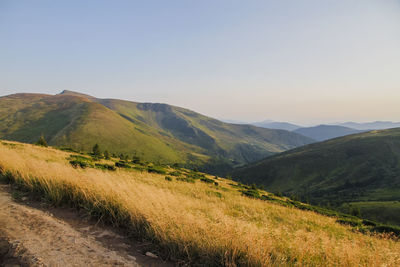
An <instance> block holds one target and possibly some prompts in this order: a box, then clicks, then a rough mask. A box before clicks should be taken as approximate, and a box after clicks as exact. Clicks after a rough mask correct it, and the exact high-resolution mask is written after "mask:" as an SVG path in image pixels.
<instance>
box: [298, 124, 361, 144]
mask: <svg viewBox="0 0 400 267" xmlns="http://www.w3.org/2000/svg"><path fill="white" fill-rule="evenodd" d="M293 132H295V133H298V134H301V135H304V136H307V137H310V138H312V139H314V140H316V141H325V140H328V139H332V138H336V137H341V136H345V135H350V134H356V133H361V132H364V131H362V130H355V129H351V128H348V127H344V126H337V125H318V126H314V127H304V128H299V129H296V130H294V131H293Z"/></svg>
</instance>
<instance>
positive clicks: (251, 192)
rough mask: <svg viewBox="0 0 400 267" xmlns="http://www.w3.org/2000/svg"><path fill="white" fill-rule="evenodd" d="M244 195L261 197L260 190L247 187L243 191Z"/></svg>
mask: <svg viewBox="0 0 400 267" xmlns="http://www.w3.org/2000/svg"><path fill="white" fill-rule="evenodd" d="M241 192H242V194H243V195H244V196H247V197H251V198H261V196H260V192H258V190H254V189H247V190H242V191H241Z"/></svg>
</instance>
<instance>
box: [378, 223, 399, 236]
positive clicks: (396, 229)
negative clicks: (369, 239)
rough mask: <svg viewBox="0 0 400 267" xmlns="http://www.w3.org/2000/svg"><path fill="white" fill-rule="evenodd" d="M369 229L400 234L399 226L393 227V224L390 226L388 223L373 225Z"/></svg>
mask: <svg viewBox="0 0 400 267" xmlns="http://www.w3.org/2000/svg"><path fill="white" fill-rule="evenodd" d="M371 231H373V232H378V233H393V234H395V235H397V236H399V235H400V228H399V227H395V226H390V225H379V226H375V227H373V228H372V229H371Z"/></svg>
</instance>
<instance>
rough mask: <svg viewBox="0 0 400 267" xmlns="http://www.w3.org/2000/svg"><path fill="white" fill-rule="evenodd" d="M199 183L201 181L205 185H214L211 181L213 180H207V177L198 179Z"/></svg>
mask: <svg viewBox="0 0 400 267" xmlns="http://www.w3.org/2000/svg"><path fill="white" fill-rule="evenodd" d="M200 181H202V182H203V183H207V184H212V183H214V180H213V179H209V178H207V177H203V178H200Z"/></svg>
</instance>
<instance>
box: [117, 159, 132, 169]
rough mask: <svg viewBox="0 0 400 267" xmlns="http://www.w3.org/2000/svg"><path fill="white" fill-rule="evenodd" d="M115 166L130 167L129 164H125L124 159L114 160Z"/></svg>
mask: <svg viewBox="0 0 400 267" xmlns="http://www.w3.org/2000/svg"><path fill="white" fill-rule="evenodd" d="M115 167H118V168H130V167H131V166H129V164H127V163H126V162H125V161H122V160H120V161H118V162H115Z"/></svg>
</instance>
